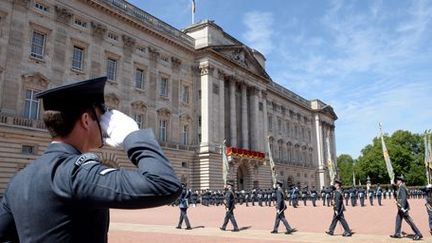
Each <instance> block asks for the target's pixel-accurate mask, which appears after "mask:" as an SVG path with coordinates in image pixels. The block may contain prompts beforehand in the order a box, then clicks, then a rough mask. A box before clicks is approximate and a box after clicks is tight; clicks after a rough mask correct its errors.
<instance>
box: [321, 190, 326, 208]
mask: <svg viewBox="0 0 432 243" xmlns="http://www.w3.org/2000/svg"><path fill="white" fill-rule="evenodd" d="M325 195H326V188H325V187H324V186H322V188H321V200H322V201H323V206H325V201H326V199H325Z"/></svg>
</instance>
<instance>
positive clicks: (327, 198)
mask: <svg viewBox="0 0 432 243" xmlns="http://www.w3.org/2000/svg"><path fill="white" fill-rule="evenodd" d="M332 193H333V192H332V189H331V187H330V186H328V187H327V188H326V190H325V201H327V207H330V204H331V200H332Z"/></svg>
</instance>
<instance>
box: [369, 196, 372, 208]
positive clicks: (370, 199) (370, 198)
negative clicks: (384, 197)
mask: <svg viewBox="0 0 432 243" xmlns="http://www.w3.org/2000/svg"><path fill="white" fill-rule="evenodd" d="M369 203H370V205H371V206H373V197H369Z"/></svg>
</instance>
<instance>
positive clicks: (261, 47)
mask: <svg viewBox="0 0 432 243" xmlns="http://www.w3.org/2000/svg"><path fill="white" fill-rule="evenodd" d="M273 22H274V20H273V14H272V13H269V12H258V11H253V12H248V13H246V14H245V15H244V17H243V23H244V24H245V25H246V28H247V30H246V32H245V33H244V34H243V39H245V40H246V42H247V44H248V45H249V46H250V47H252V48H254V49H256V50H258V51H259V52H261V53H263V54H264V55H267V54H269V53H270V52H271V51H272V50H273V43H272V40H273V39H274V38H273V37H274V36H273V34H274V33H273Z"/></svg>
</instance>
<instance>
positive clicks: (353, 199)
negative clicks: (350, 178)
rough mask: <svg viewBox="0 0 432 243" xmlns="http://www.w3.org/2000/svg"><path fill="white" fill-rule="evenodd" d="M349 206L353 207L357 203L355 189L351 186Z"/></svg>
mask: <svg viewBox="0 0 432 243" xmlns="http://www.w3.org/2000/svg"><path fill="white" fill-rule="evenodd" d="M350 198H351V206H352V207H355V206H356V205H357V190H356V189H355V187H352V188H351V190H350Z"/></svg>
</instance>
